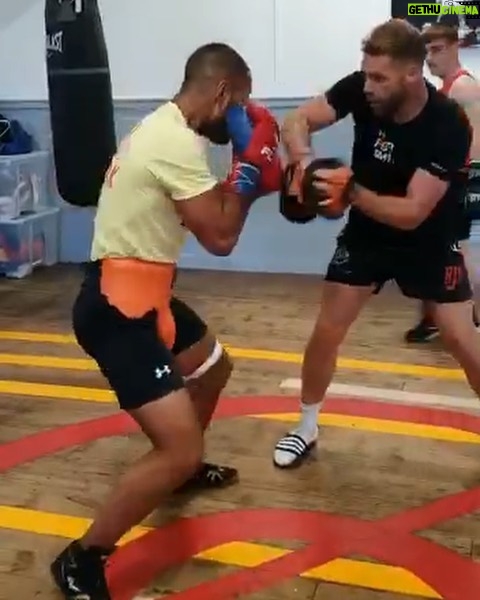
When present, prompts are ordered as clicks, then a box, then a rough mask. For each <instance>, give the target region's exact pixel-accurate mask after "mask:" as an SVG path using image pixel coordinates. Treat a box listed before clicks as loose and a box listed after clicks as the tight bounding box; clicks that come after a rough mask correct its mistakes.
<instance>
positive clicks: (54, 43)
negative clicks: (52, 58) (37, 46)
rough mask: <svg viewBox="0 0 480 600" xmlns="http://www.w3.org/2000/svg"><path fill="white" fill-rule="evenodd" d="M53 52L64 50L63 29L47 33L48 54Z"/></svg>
mask: <svg viewBox="0 0 480 600" xmlns="http://www.w3.org/2000/svg"><path fill="white" fill-rule="evenodd" d="M51 52H59V53H60V54H61V53H62V52H63V31H59V32H57V33H52V34H51V35H47V56H49V54H50V53H51Z"/></svg>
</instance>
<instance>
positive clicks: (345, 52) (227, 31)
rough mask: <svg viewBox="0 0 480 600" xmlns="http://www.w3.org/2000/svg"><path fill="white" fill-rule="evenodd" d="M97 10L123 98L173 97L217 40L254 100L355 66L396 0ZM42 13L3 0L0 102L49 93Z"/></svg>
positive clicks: (110, 5) (189, 0)
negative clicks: (239, 64) (240, 64)
mask: <svg viewBox="0 0 480 600" xmlns="http://www.w3.org/2000/svg"><path fill="white" fill-rule="evenodd" d="M3 5H5V6H3ZM99 6H100V9H101V12H102V17H103V24H104V28H105V35H106V38H107V44H108V48H109V55H110V63H111V70H112V80H113V86H114V94H115V97H116V98H159V97H168V96H169V95H171V94H172V93H173V92H174V91H175V88H176V86H177V85H178V83H179V81H180V78H181V75H182V68H183V65H184V62H185V59H186V58H187V56H188V54H189V53H190V52H191V51H192V50H194V49H195V47H197V46H198V45H200V44H202V43H205V42H207V41H213V40H217V41H226V42H229V43H231V44H232V45H233V46H235V47H236V48H237V49H238V50H239V51H240V52H241V53H243V55H244V56H245V58H246V59H247V60H248V61H249V63H250V65H251V67H252V71H253V74H254V77H255V88H254V95H255V96H256V97H263V98H285V97H302V96H307V95H310V94H311V93H314V92H316V91H318V90H322V89H324V88H325V87H327V86H328V85H330V84H331V83H332V82H333V81H335V80H336V79H337V78H338V77H340V76H342V75H343V74H344V73H346V72H347V71H349V70H351V69H354V68H356V67H357V66H358V63H359V58H360V42H361V39H362V37H363V36H364V35H365V34H366V33H367V32H368V30H369V29H370V28H371V27H372V26H373V25H375V24H377V23H379V22H381V21H382V20H384V19H386V18H388V16H389V13H390V0H362V1H361V2H359V1H358V0H333V1H332V0H330V1H329V2H327V1H326V0H242V2H234V1H233V0H202V1H201V2H198V3H197V2H194V1H193V0H99ZM43 11H44V2H43V0H2V19H1V22H0V73H1V78H0V99H4V100H42V99H46V98H47V88H46V77H45V51H44V16H43ZM184 15H188V17H189V18H190V19H191V23H192V24H191V25H187V17H186V16H184ZM177 32H178V33H177Z"/></svg>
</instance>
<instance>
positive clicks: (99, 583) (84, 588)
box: [50, 541, 112, 600]
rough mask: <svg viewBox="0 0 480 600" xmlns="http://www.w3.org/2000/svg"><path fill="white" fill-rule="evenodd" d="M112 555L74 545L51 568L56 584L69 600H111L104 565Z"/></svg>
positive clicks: (103, 551)
mask: <svg viewBox="0 0 480 600" xmlns="http://www.w3.org/2000/svg"><path fill="white" fill-rule="evenodd" d="M110 554H112V551H106V550H103V549H102V550H100V549H99V548H88V549H86V550H85V549H84V548H82V547H81V546H80V543H79V542H78V541H74V542H72V543H71V544H70V545H69V546H67V547H66V548H65V550H63V552H61V553H60V554H59V555H58V556H57V558H56V559H55V560H54V561H53V562H52V564H51V565H50V571H51V573H52V576H53V579H54V580H55V583H56V584H57V586H58V587H59V589H60V591H61V592H62V593H63V595H64V597H65V599H66V600H112V597H111V596H110V592H109V591H108V585H107V580H106V577H105V562H106V560H107V558H108V557H109V556H110Z"/></svg>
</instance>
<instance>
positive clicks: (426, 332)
mask: <svg viewBox="0 0 480 600" xmlns="http://www.w3.org/2000/svg"><path fill="white" fill-rule="evenodd" d="M439 335H440V332H439V330H438V327H436V326H435V325H433V324H432V322H431V321H429V320H427V319H422V320H421V321H420V323H419V324H418V325H416V326H415V327H413V328H412V329H409V330H408V331H407V333H406V334H405V341H406V342H408V343H409V344H423V343H426V342H431V341H432V340H434V339H435V338H437V337H438V336H439Z"/></svg>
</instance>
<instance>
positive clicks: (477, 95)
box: [449, 75, 480, 160]
mask: <svg viewBox="0 0 480 600" xmlns="http://www.w3.org/2000/svg"><path fill="white" fill-rule="evenodd" d="M449 96H450V98H453V99H454V100H456V102H458V104H460V106H461V107H462V108H463V110H464V111H465V114H466V115H467V118H468V120H469V122H470V125H471V127H472V135H473V139H472V146H471V148H470V154H471V157H472V158H473V159H474V160H479V159H480V84H479V82H478V81H476V80H474V79H472V78H471V77H468V76H466V75H464V76H462V77H459V79H457V80H456V81H455V83H454V84H453V85H452V87H451V89H450V93H449Z"/></svg>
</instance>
